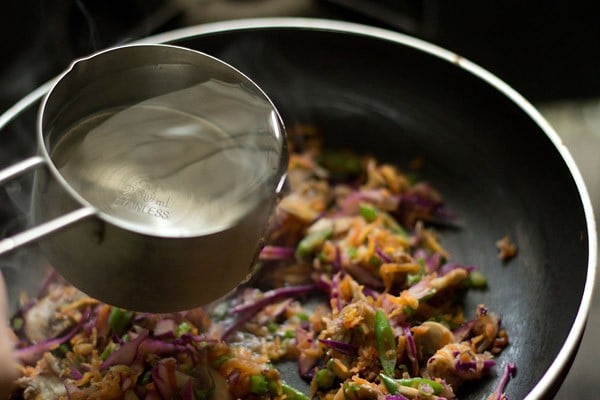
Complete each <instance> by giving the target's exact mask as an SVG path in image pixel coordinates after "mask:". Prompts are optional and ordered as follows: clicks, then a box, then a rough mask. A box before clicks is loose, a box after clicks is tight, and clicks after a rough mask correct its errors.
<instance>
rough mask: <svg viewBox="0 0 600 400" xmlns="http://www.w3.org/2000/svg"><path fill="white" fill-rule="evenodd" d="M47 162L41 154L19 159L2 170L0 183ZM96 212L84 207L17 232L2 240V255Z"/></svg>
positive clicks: (0, 244) (91, 208)
mask: <svg viewBox="0 0 600 400" xmlns="http://www.w3.org/2000/svg"><path fill="white" fill-rule="evenodd" d="M44 164H46V160H45V159H44V158H43V157H41V156H33V157H29V158H26V159H24V160H22V161H19V162H18V163H16V164H13V165H11V166H9V167H7V168H5V169H3V170H0V185H3V184H4V183H5V182H7V181H9V180H11V179H13V178H16V177H17V176H19V175H21V174H24V173H26V172H28V171H30V170H32V169H34V168H37V167H40V166H42V165H44ZM95 214H96V209H94V208H93V207H90V206H88V207H82V208H78V209H76V210H74V211H71V212H69V213H67V214H64V215H61V216H60V217H57V218H54V219H52V220H50V221H47V222H44V223H42V224H39V225H37V226H35V227H33V228H30V229H28V230H26V231H23V232H20V233H17V234H15V235H13V236H11V237H8V238H4V239H1V240H0V256H1V255H3V254H6V253H8V252H10V251H13V250H15V249H17V248H19V247H21V246H24V245H26V244H29V243H31V242H35V241H36V240H39V239H41V238H43V237H45V236H47V235H50V234H52V233H54V232H56V231H58V230H60V229H63V228H66V227H68V226H70V225H72V224H74V223H76V222H78V221H81V220H83V219H86V218H88V217H91V216H92V215H95Z"/></svg>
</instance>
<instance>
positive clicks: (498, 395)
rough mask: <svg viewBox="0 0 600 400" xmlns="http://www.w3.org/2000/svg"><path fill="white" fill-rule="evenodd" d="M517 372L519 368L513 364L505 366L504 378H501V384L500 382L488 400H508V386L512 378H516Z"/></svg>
mask: <svg viewBox="0 0 600 400" xmlns="http://www.w3.org/2000/svg"><path fill="white" fill-rule="evenodd" d="M516 372H517V367H516V366H515V364H513V363H507V364H506V365H504V372H503V373H502V378H500V382H498V386H496V389H495V390H494V391H493V392H492V394H491V395H490V396H489V397H488V400H506V395H505V394H504V391H505V390H506V386H507V385H508V382H509V381H510V378H511V377H513V376H515V374H516Z"/></svg>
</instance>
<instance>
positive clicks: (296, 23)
mask: <svg viewBox="0 0 600 400" xmlns="http://www.w3.org/2000/svg"><path fill="white" fill-rule="evenodd" d="M277 28H281V29H290V28H293V29H309V30H320V31H331V32H337V33H348V34H353V35H361V36H366V37H371V38H374V39H378V40H385V41H391V42H394V43H397V44H399V45H403V46H408V47H410V48H413V49H415V50H417V51H421V52H423V53H427V54H428V55H431V56H434V57H437V58H438V59H442V60H445V61H447V62H449V63H451V64H453V65H455V66H457V67H459V68H461V69H463V70H464V71H465V72H467V73H470V74H471V75H473V76H474V77H475V78H477V79H480V80H482V81H483V82H485V83H487V84H489V85H490V86H491V87H492V88H493V89H495V90H497V91H498V92H500V93H501V94H503V95H504V96H506V97H507V98H508V99H509V100H510V101H511V102H512V103H513V104H514V105H516V106H517V107H518V108H520V109H521V111H523V112H524V113H525V114H526V115H527V116H528V117H529V118H531V120H532V121H533V122H534V123H535V124H536V125H537V126H538V127H539V128H540V129H541V130H542V132H544V134H545V135H546V136H547V137H548V138H549V139H550V140H551V142H552V143H553V144H554V147H555V148H556V150H557V151H558V152H559V154H560V156H561V157H562V159H563V161H564V162H565V164H566V166H567V168H568V169H569V173H570V175H571V177H572V178H573V180H574V181H575V184H576V187H577V191H578V193H579V200H580V201H581V204H582V207H583V211H584V214H585V220H586V228H587V237H588V266H587V275H586V282H585V285H584V290H583V294H582V296H581V302H580V304H579V309H578V311H577V315H576V317H575V320H574V321H573V325H572V327H571V329H570V331H569V334H568V335H567V338H566V339H565V341H564V343H563V345H562V347H561V349H560V351H559V352H558V354H557V356H556V357H555V358H554V360H553V361H552V363H551V364H550V367H549V368H548V369H547V370H546V372H544V374H543V376H542V378H541V379H540V380H539V381H538V383H537V384H536V385H535V386H534V387H533V388H532V389H531V390H530V392H529V393H528V394H527V396H526V397H525V400H533V399H539V398H543V396H544V395H546V394H548V392H549V391H550V390H551V389H552V387H553V386H554V384H555V383H556V382H560V381H561V380H562V379H561V374H565V368H566V367H568V366H569V364H570V363H571V361H572V359H573V357H574V356H575V354H576V353H577V349H578V347H579V343H580V341H581V338H582V337H583V333H584V330H585V325H586V322H587V318H588V315H589V311H590V308H591V304H592V297H593V292H594V285H595V277H596V262H597V255H598V254H597V252H598V249H597V245H598V243H597V231H596V221H595V219H594V212H593V208H592V202H591V199H590V197H589V193H588V190H587V187H586V185H585V182H584V180H583V177H582V175H581V172H580V171H579V168H578V167H577V165H576V163H575V160H574V159H573V157H572V155H571V153H570V152H569V150H568V149H567V147H566V146H565V144H564V143H563V142H562V139H561V138H560V136H559V135H558V133H557V132H556V131H555V130H554V128H552V126H551V125H550V124H549V123H548V121H547V120H546V119H545V118H544V117H543V116H542V115H541V114H540V112H539V111H538V110H537V109H536V108H535V107H534V106H533V105H532V104H531V103H530V102H529V101H527V100H526V99H525V98H524V97H523V96H522V95H521V94H519V93H518V92H517V91H516V90H515V89H513V88H512V87H511V86H510V85H509V84H507V83H506V82H504V81H503V80H501V79H500V78H498V77H497V76H496V75H494V74H492V73H491V72H489V71H488V70H486V69H484V68H483V67H481V66H479V65H477V64H476V63H474V62H472V61H470V60H468V59H466V58H464V57H462V56H460V55H459V54H457V53H454V52H452V51H449V50H446V49H444V48H442V47H440V46H437V45H435V44H432V43H429V42H427V41H424V40H421V39H417V38H415V37H412V36H410V35H406V34H403V33H399V32H394V31H391V30H387V29H383V28H378V27H374V26H370V25H364V24H359V23H354V22H346V21H340V20H334V19H321V18H297V17H268V18H245V19H236V20H227V21H219V22H212V23H205V24H200V25H195V26H189V27H184V28H179V29H175V30H171V31H168V32H164V33H160V34H156V35H152V36H148V37H146V38H143V39H141V40H137V41H134V42H132V44H141V43H171V42H174V41H176V40H181V39H186V38H191V37H194V36H200V35H206V34H213V33H223V32H227V31H239V30H253V29H277ZM56 79H57V78H53V79H51V80H50V81H48V82H46V83H44V84H42V85H41V86H39V87H38V88H37V89H35V90H33V91H32V92H31V93H29V94H28V95H26V96H25V97H23V98H22V99H21V100H19V101H18V102H16V103H15V104H14V105H13V106H12V107H10V108H9V109H7V110H6V111H5V112H4V113H3V114H1V115H0V132H1V130H2V129H3V128H4V127H5V126H6V125H7V124H8V123H9V122H10V121H11V120H12V119H14V118H16V117H17V116H18V115H19V114H20V113H21V112H22V111H24V110H25V109H26V108H27V107H29V106H30V105H32V104H33V103H34V102H35V101H38V100H40V99H41V98H42V97H43V96H44V95H45V94H46V93H47V92H48V91H49V89H50V88H51V87H52V86H53V84H54V82H55V80H56Z"/></svg>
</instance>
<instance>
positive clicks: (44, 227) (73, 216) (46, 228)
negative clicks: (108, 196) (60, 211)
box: [0, 207, 96, 256]
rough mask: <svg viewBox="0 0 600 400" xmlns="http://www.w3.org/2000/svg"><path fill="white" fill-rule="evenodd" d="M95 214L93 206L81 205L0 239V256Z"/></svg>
mask: <svg viewBox="0 0 600 400" xmlns="http://www.w3.org/2000/svg"><path fill="white" fill-rule="evenodd" d="M94 214H96V210H95V209H94V208H93V207H83V208H79V209H77V210H75V211H71V212H70V213H68V214H64V215H61V216H60V217H57V218H54V219H52V220H50V221H48V222H44V223H43V224H40V225H37V226H35V227H33V228H31V229H28V230H26V231H23V232H20V233H17V234H15V235H13V236H11V237H8V238H6V239H2V240H0V256H2V255H3V254H5V253H8V252H10V251H13V250H15V249H17V248H19V247H21V246H24V245H26V244H29V243H31V242H35V241H36V240H39V239H41V238H43V237H45V236H47V235H50V234H51V233H54V232H56V231H58V230H60V229H63V228H66V227H68V226H70V225H72V224H74V223H75V222H78V221H81V220H83V219H86V218H88V217H91V216H92V215H94Z"/></svg>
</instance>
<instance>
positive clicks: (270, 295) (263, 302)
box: [230, 284, 315, 314]
mask: <svg viewBox="0 0 600 400" xmlns="http://www.w3.org/2000/svg"><path fill="white" fill-rule="evenodd" d="M314 289H315V285H314V284H309V285H301V286H288V287H283V288H279V289H273V290H269V291H268V292H265V293H264V295H263V297H262V298H261V299H259V300H257V301H254V302H248V303H243V304H240V305H238V306H235V307H233V308H232V309H231V311H230V313H231V314H241V313H251V314H256V313H257V312H259V311H260V310H262V309H263V308H265V307H266V306H267V305H269V304H271V303H273V302H274V301H276V300H279V299H282V298H285V297H292V296H301V295H305V294H308V293H310V292H312V291H313V290H314Z"/></svg>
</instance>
